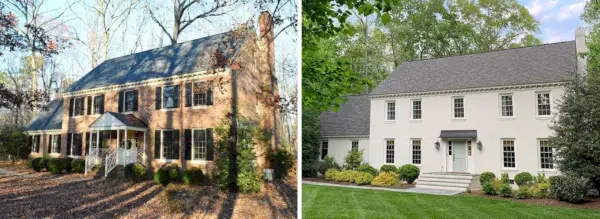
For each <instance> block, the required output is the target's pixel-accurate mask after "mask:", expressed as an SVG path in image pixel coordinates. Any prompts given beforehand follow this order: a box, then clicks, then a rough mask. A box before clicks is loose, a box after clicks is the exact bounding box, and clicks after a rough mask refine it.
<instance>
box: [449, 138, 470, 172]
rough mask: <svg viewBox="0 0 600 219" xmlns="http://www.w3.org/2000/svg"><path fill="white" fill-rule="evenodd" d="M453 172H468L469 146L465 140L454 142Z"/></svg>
mask: <svg viewBox="0 0 600 219" xmlns="http://www.w3.org/2000/svg"><path fill="white" fill-rule="evenodd" d="M452 146H453V148H452V149H453V151H452V166H453V172H467V144H466V141H465V140H453V141H452Z"/></svg>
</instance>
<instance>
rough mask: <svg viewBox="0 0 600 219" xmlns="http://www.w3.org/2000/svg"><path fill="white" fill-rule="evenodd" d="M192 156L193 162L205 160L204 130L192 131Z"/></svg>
mask: <svg viewBox="0 0 600 219" xmlns="http://www.w3.org/2000/svg"><path fill="white" fill-rule="evenodd" d="M192 145H193V147H194V148H193V150H192V152H193V156H192V158H193V159H194V160H205V159H206V130H194V139H193V141H192Z"/></svg>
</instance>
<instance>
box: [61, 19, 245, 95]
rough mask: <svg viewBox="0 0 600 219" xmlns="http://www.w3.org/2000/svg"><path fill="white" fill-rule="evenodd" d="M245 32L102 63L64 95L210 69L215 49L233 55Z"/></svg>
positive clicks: (188, 42)
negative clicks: (239, 35) (238, 35)
mask: <svg viewBox="0 0 600 219" xmlns="http://www.w3.org/2000/svg"><path fill="white" fill-rule="evenodd" d="M247 30H248V32H247V34H242V35H243V37H234V36H236V34H233V32H231V31H230V32H225V33H221V34H216V35H212V36H208V37H203V38H199V39H196V40H192V41H187V42H183V43H178V44H175V45H171V46H166V47H160V48H156V49H152V50H147V51H144V52H139V53H135V54H131V55H126V56H122V57H118V58H113V59H109V60H106V61H104V62H102V63H101V64H100V65H98V66H96V68H94V69H92V70H91V71H90V72H89V73H87V74H86V75H84V76H83V77H82V78H81V79H79V80H77V81H76V82H75V83H73V84H71V86H69V88H68V89H67V92H74V91H79V90H85V89H91V88H97V87H104V86H110V85H117V84H124V83H131V82H139V81H144V80H148V79H154V78H162V77H169V76H173V75H178V74H186V73H193V72H199V71H204V70H209V69H212V68H213V67H214V61H212V58H211V56H214V54H215V51H216V50H217V49H218V48H219V49H221V51H222V52H223V55H224V56H225V57H233V56H235V54H236V53H237V50H238V48H240V46H241V45H242V44H243V42H245V39H246V38H247V36H248V34H251V33H253V32H254V29H253V28H249V29H247Z"/></svg>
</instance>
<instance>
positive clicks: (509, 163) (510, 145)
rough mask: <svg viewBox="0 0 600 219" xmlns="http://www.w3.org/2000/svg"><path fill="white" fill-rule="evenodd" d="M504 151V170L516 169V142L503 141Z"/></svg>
mask: <svg viewBox="0 0 600 219" xmlns="http://www.w3.org/2000/svg"><path fill="white" fill-rule="evenodd" d="M502 151H503V158H504V159H503V167H504V168H515V167H516V166H517V165H516V159H515V141H514V140H502Z"/></svg>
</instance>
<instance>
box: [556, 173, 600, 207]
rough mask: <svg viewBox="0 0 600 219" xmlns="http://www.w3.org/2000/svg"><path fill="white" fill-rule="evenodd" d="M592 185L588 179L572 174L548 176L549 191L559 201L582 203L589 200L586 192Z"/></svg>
mask: <svg viewBox="0 0 600 219" xmlns="http://www.w3.org/2000/svg"><path fill="white" fill-rule="evenodd" d="M592 187H593V183H592V181H591V180H590V179H588V178H585V177H579V176H572V175H562V176H552V177H550V193H552V195H553V196H554V197H555V198H558V199H559V200H561V201H567V202H570V203H575V204H579V203H583V202H588V201H590V200H591V198H590V196H589V194H588V192H589V190H590V189H591V188H592Z"/></svg>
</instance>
